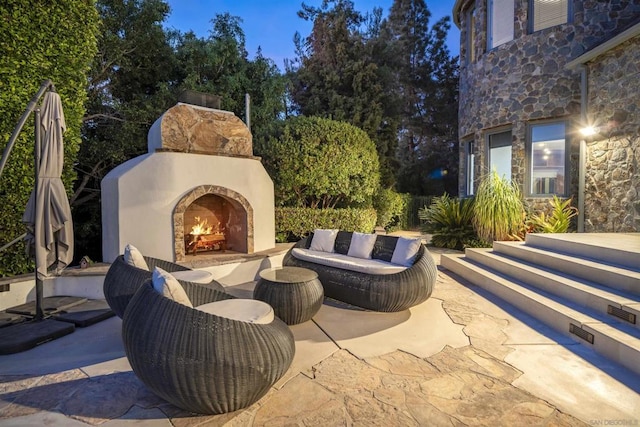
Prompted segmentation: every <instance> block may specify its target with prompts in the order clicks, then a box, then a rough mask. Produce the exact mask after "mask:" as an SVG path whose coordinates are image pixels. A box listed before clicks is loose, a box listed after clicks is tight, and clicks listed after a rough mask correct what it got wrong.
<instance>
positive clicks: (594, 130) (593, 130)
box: [580, 126, 600, 136]
mask: <svg viewBox="0 0 640 427" xmlns="http://www.w3.org/2000/svg"><path fill="white" fill-rule="evenodd" d="M580 133H581V134H582V136H593V135H596V134H598V133H600V128H598V127H595V126H585V127H583V128H582V129H580Z"/></svg>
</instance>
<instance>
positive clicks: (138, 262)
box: [124, 244, 149, 271]
mask: <svg viewBox="0 0 640 427" xmlns="http://www.w3.org/2000/svg"><path fill="white" fill-rule="evenodd" d="M124 262H126V263H127V264H129V265H132V266H134V267H138V268H140V269H142V270H147V271H149V265H148V264H147V261H145V259H144V257H143V256H142V253H141V252H140V251H139V250H138V248H136V247H135V246H133V245H132V244H127V246H125V247H124Z"/></svg>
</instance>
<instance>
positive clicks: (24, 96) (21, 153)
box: [0, 0, 99, 276]
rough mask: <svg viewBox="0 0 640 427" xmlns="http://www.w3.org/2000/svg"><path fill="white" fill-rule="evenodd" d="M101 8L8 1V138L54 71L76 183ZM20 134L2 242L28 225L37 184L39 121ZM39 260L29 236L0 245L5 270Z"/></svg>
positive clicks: (5, 182)
mask: <svg viewBox="0 0 640 427" xmlns="http://www.w3.org/2000/svg"><path fill="white" fill-rule="evenodd" d="M98 22H99V19H98V14H97V12H96V9H95V6H94V4H93V2H90V1H84V0H82V1H81V0H58V1H55V2H34V1H18V0H5V1H3V2H2V3H0V40H1V42H0V74H1V75H2V79H0V113H1V114H0V140H1V141H2V142H1V145H2V146H3V147H4V145H5V144H6V143H7V142H8V141H9V138H10V135H11V133H12V132H13V129H14V128H15V126H16V124H17V122H18V120H19V118H20V117H21V115H22V113H23V112H24V111H25V107H26V106H27V104H28V102H29V100H31V98H32V97H33V96H34V95H35V94H36V92H37V91H38V88H39V87H40V85H41V84H42V82H43V81H44V80H46V79H51V80H52V81H53V83H54V85H55V87H56V91H57V92H58V93H59V94H60V97H61V99H62V105H63V108H64V113H65V120H66V125H67V131H66V132H65V135H64V142H65V145H64V147H65V152H64V155H65V162H64V165H65V168H64V171H63V174H62V180H63V182H64V184H65V187H66V188H67V191H70V190H71V186H72V182H73V180H74V178H75V172H74V171H73V165H74V162H75V161H76V157H77V153H78V148H79V146H80V127H81V122H82V117H83V115H84V112H85V109H84V102H85V99H86V73H87V71H88V69H89V66H90V63H91V60H92V58H93V56H94V55H95V52H96V35H97V32H98ZM27 123H29V124H28V125H27V126H25V128H24V129H23V131H22V132H21V134H20V137H19V138H18V139H17V141H16V144H15V146H14V148H13V150H12V152H11V156H10V157H9V160H8V162H7V165H6V167H5V169H4V171H3V174H2V177H0V199H1V200H2V203H0V242H2V243H3V244H4V243H8V242H10V241H12V240H13V239H15V238H16V237H18V236H20V235H21V234H22V233H23V232H24V231H25V228H24V224H22V214H23V212H24V209H25V206H26V204H27V200H28V198H29V194H30V193H31V190H32V189H33V185H34V167H33V151H34V133H33V125H32V123H33V121H31V120H30V121H29V122H27ZM30 266H31V264H30V261H29V260H28V259H27V258H26V255H25V248H24V244H22V243H21V244H17V245H14V246H12V247H11V248H10V249H7V250H5V251H3V252H0V276H7V275H13V274H19V273H25V272H27V271H28V270H29V268H30Z"/></svg>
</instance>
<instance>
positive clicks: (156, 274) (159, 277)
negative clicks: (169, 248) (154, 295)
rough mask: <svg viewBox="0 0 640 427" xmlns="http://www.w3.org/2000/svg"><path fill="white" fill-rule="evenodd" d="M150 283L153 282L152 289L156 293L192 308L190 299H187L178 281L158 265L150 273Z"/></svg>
mask: <svg viewBox="0 0 640 427" xmlns="http://www.w3.org/2000/svg"><path fill="white" fill-rule="evenodd" d="M151 283H152V284H153V289H155V290H156V291H157V292H158V293H160V294H161V295H163V296H165V297H166V298H169V299H172V300H174V301H175V302H177V303H180V304H183V305H186V306H187V307H191V308H193V304H191V300H190V299H189V296H188V295H187V293H186V292H185V290H184V288H183V287H182V285H181V284H180V282H178V281H177V280H176V278H175V277H173V276H172V275H171V274H169V273H167V272H166V271H164V270H163V269H161V268H158V267H156V268H154V269H153V274H152V275H151Z"/></svg>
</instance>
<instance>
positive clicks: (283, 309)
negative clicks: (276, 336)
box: [253, 267, 324, 325]
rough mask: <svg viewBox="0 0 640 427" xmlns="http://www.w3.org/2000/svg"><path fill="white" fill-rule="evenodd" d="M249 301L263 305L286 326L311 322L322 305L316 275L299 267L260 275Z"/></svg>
mask: <svg viewBox="0 0 640 427" xmlns="http://www.w3.org/2000/svg"><path fill="white" fill-rule="evenodd" d="M253 298H255V299H258V300H261V301H264V302H266V303H267V304H270V305H271V306H272V307H273V311H274V312H275V314H276V316H278V317H279V318H280V319H282V321H284V322H285V323H286V324H287V325H296V324H298V323H302V322H306V321H307V320H309V319H311V318H312V317H313V316H314V315H315V314H316V313H317V312H318V310H320V306H321V305H322V301H324V289H323V288H322V284H321V283H320V280H319V279H318V274H317V273H316V272H315V271H313V270H309V269H307V268H301V267H276V268H270V269H267V270H262V271H261V272H260V280H258V283H257V284H256V287H255V289H254V290H253Z"/></svg>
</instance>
